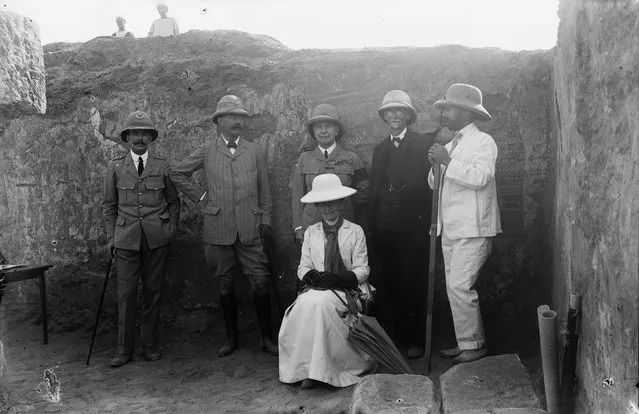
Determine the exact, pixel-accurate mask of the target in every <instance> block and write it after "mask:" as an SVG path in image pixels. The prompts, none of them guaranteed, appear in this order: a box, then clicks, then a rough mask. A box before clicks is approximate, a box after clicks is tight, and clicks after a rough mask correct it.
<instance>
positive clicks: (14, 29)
mask: <svg viewBox="0 0 639 414" xmlns="http://www.w3.org/2000/svg"><path fill="white" fill-rule="evenodd" d="M46 109H47V97H46V83H45V70H44V57H43V52H42V45H41V44H40V34H39V30H38V26H37V24H36V23H35V22H34V21H32V20H31V19H29V18H27V17H24V16H20V15H19V14H16V13H12V12H5V11H0V118H16V117H18V116H19V115H27V114H44V113H45V112H46Z"/></svg>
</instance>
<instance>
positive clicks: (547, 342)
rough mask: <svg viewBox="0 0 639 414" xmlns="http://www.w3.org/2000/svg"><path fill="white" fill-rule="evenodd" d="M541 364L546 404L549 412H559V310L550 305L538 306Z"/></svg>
mask: <svg viewBox="0 0 639 414" xmlns="http://www.w3.org/2000/svg"><path fill="white" fill-rule="evenodd" d="M537 319H538V322H539V341H540V343H541V364H542V366H543V370H544V388H545V390H546V406H547V408H548V412H549V413H558V412H559V370H558V364H557V312H555V311H552V310H550V307H549V306H548V305H541V306H540V307H538V308H537Z"/></svg>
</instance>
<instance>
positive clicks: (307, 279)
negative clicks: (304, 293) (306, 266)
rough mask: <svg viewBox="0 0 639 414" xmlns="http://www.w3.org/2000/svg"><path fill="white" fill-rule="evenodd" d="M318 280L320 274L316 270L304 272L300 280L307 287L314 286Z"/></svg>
mask: <svg viewBox="0 0 639 414" xmlns="http://www.w3.org/2000/svg"><path fill="white" fill-rule="evenodd" d="M319 279H320V273H319V272H318V271H317V270H315V269H312V270H309V271H308V272H306V274H305V275H304V277H303V278H302V283H304V284H306V285H309V286H316V285H317V284H318V283H319Z"/></svg>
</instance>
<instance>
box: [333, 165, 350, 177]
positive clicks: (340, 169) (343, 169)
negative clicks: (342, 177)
mask: <svg viewBox="0 0 639 414" xmlns="http://www.w3.org/2000/svg"><path fill="white" fill-rule="evenodd" d="M335 174H350V175H353V166H352V165H343V164H342V165H336V166H335Z"/></svg>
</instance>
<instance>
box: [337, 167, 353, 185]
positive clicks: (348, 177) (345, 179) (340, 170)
mask: <svg viewBox="0 0 639 414" xmlns="http://www.w3.org/2000/svg"><path fill="white" fill-rule="evenodd" d="M335 174H336V175H337V176H338V177H339V179H340V180H341V181H342V185H345V186H347V187H350V186H351V185H352V184H353V175H354V174H355V172H354V171H353V166H352V165H336V166H335Z"/></svg>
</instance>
